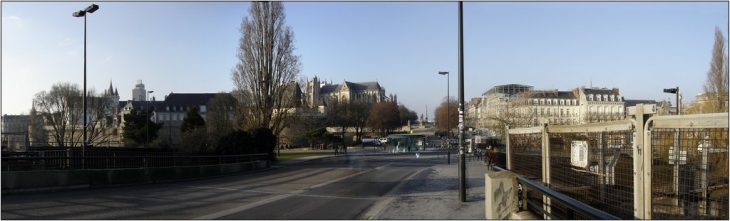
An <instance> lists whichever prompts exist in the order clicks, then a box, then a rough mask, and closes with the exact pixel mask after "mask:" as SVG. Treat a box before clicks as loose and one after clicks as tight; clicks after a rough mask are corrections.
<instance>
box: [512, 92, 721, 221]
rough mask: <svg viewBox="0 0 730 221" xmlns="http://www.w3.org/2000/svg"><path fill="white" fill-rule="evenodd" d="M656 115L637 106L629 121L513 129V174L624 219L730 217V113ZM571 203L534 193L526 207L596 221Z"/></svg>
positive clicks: (545, 214)
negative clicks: (729, 194)
mask: <svg viewBox="0 0 730 221" xmlns="http://www.w3.org/2000/svg"><path fill="white" fill-rule="evenodd" d="M653 110H655V109H654V106H653V105H637V107H632V108H630V113H629V114H630V115H631V118H630V119H627V120H619V121H611V122H603V123H592V124H584V125H547V124H544V125H543V126H541V127H533V128H519V129H508V131H507V168H508V169H509V170H510V171H512V172H515V173H516V174H518V175H520V176H521V177H522V178H523V179H527V180H532V181H535V182H537V183H540V184H542V185H544V187H545V188H549V189H550V190H554V191H557V192H559V193H561V194H563V195H565V196H569V197H571V198H573V199H575V200H578V201H580V202H582V203H584V204H586V205H589V206H591V207H593V208H596V209H598V210H600V211H603V212H605V213H608V214H611V215H612V216H615V217H618V218H621V219H708V218H711V219H716V218H720V219H727V217H728V209H727V208H728V195H727V193H728V184H727V183H728V160H727V159H728V123H727V119H728V114H727V113H722V114H699V115H684V116H656V117H652V116H651V114H653V112H652V111H653ZM677 146H679V147H678V148H677ZM564 201H565V200H558V201H555V199H554V197H550V196H546V194H544V193H538V192H533V193H529V191H528V194H526V195H525V202H526V203H527V204H528V205H529V204H533V205H531V206H529V207H528V206H524V207H522V208H527V209H530V210H531V211H532V212H534V213H536V214H542V215H543V218H557V219H570V218H576V219H588V218H589V217H588V216H585V214H582V213H575V210H574V209H572V210H571V209H570V208H571V205H566V204H565V202H564ZM535 204H537V205H535ZM569 217H570V218H569Z"/></svg>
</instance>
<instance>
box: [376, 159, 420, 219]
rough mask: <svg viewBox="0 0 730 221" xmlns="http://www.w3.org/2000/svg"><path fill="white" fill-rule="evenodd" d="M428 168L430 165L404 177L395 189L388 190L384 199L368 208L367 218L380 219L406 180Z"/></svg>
mask: <svg viewBox="0 0 730 221" xmlns="http://www.w3.org/2000/svg"><path fill="white" fill-rule="evenodd" d="M428 168H429V167H426V168H423V169H420V170H418V171H416V172H415V173H413V174H411V175H410V176H408V177H407V178H406V179H404V180H403V181H401V182H400V183H398V185H396V186H395V187H393V189H390V191H388V193H386V194H385V195H384V196H383V197H382V200H379V201H378V202H377V203H376V204H375V205H374V206H372V207H370V209H369V210H368V212H367V213H365V215H364V216H363V217H364V218H367V219H371V220H372V219H380V213H381V212H382V211H383V209H385V207H386V206H388V204H390V202H391V201H393V199H394V198H395V197H394V196H393V195H395V192H397V191H398V190H400V188H401V187H403V185H404V184H405V183H406V182H408V181H409V180H411V179H413V177H415V176H416V175H418V174H420V173H421V172H423V171H424V170H426V169H428Z"/></svg>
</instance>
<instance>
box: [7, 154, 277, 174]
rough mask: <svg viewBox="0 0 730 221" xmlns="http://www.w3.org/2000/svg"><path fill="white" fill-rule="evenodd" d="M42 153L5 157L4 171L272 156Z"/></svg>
mask: <svg viewBox="0 0 730 221" xmlns="http://www.w3.org/2000/svg"><path fill="white" fill-rule="evenodd" d="M48 155H50V156H48ZM48 155H46V153H39V154H38V155H37V156H27V155H21V156H4V157H2V170H3V171H27V170H74V169H121V168H149V167H177V166H205V165H219V164H231V163H245V162H256V161H265V160H269V154H247V155H211V156H194V155H184V154H172V153H124V152H112V153H103V154H102V153H97V154H91V156H88V155H87V156H85V157H84V156H81V154H78V155H77V154H73V152H69V154H68V155H65V156H63V155H62V156H59V155H58V154H55V153H51V154H48Z"/></svg>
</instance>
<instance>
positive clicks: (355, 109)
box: [349, 100, 373, 141]
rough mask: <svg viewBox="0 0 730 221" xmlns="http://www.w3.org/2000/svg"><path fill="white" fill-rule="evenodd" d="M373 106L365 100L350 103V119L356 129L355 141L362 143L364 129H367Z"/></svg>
mask: <svg viewBox="0 0 730 221" xmlns="http://www.w3.org/2000/svg"><path fill="white" fill-rule="evenodd" d="M372 107H373V104H372V103H370V102H367V101H364V100H354V101H351V102H350V106H349V108H350V114H351V115H350V117H351V119H352V123H353V126H354V127H355V139H356V140H357V141H362V133H363V131H362V130H363V129H364V128H365V127H366V122H367V119H368V117H369V116H370V110H372Z"/></svg>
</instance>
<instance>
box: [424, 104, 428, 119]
mask: <svg viewBox="0 0 730 221" xmlns="http://www.w3.org/2000/svg"><path fill="white" fill-rule="evenodd" d="M424 113H426V122H428V104H426V112H424Z"/></svg>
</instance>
